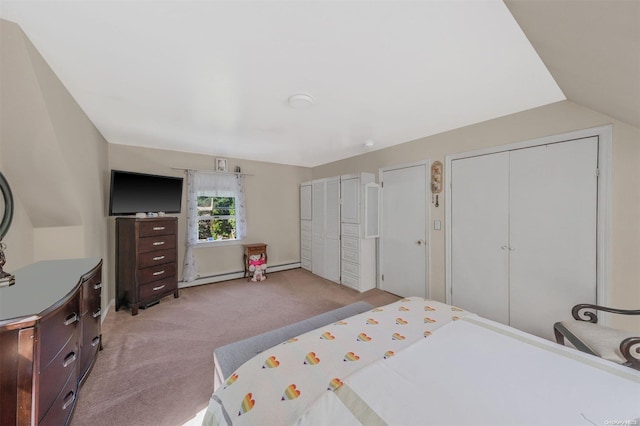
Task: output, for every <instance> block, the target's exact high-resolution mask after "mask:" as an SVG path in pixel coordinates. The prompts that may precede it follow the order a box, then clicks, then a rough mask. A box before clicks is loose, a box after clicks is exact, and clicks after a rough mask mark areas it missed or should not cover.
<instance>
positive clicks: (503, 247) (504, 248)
mask: <svg viewBox="0 0 640 426" xmlns="http://www.w3.org/2000/svg"><path fill="white" fill-rule="evenodd" d="M500 248H501V249H502V250H506V249H508V248H509V247H507V246H502V247H500Z"/></svg>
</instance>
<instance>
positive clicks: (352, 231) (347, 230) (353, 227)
mask: <svg viewBox="0 0 640 426" xmlns="http://www.w3.org/2000/svg"><path fill="white" fill-rule="evenodd" d="M342 235H343V236H345V235H346V236H349V237H355V238H359V237H360V225H357V224H354V223H343V224H342Z"/></svg>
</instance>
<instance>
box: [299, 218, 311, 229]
mask: <svg viewBox="0 0 640 426" xmlns="http://www.w3.org/2000/svg"><path fill="white" fill-rule="evenodd" d="M300 229H301V230H303V231H311V221H310V220H301V221H300Z"/></svg>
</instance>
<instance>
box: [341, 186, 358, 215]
mask: <svg viewBox="0 0 640 426" xmlns="http://www.w3.org/2000/svg"><path fill="white" fill-rule="evenodd" d="M341 185H342V186H341V190H342V213H341V215H342V222H343V223H360V178H359V177H355V178H346V179H344V178H343V179H342V184H341Z"/></svg>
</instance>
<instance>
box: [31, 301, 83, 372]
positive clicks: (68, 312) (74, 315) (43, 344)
mask: <svg viewBox="0 0 640 426" xmlns="http://www.w3.org/2000/svg"><path fill="white" fill-rule="evenodd" d="M79 321H80V292H79V291H77V292H76V293H75V295H74V296H73V297H72V298H71V299H70V300H69V301H68V302H67V303H65V304H64V305H62V306H60V307H59V308H58V309H56V310H55V311H53V312H52V313H50V314H48V315H46V316H45V317H44V318H43V319H42V320H41V322H40V331H39V332H38V335H39V336H40V365H41V366H46V365H47V364H49V363H50V362H51V360H53V359H54V358H55V357H56V355H58V352H60V350H61V349H62V347H63V346H64V345H65V344H66V343H67V341H69V338H70V337H71V335H72V334H74V333H77V329H78V322H79Z"/></svg>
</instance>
